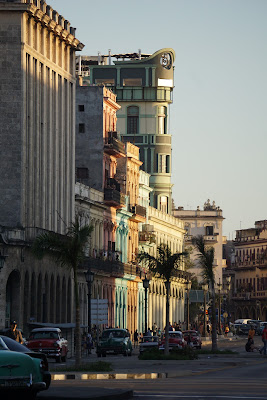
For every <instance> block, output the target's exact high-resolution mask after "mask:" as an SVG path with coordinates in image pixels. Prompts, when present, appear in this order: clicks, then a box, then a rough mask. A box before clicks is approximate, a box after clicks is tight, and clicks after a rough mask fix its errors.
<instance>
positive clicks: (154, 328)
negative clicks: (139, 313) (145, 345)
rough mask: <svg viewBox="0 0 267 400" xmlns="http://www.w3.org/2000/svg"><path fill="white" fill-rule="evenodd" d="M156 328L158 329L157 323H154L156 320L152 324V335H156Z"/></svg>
mask: <svg viewBox="0 0 267 400" xmlns="http://www.w3.org/2000/svg"><path fill="white" fill-rule="evenodd" d="M157 329H158V327H157V324H156V322H154V324H153V325H152V332H153V336H156V334H157Z"/></svg>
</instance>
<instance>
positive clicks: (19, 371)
mask: <svg viewBox="0 0 267 400" xmlns="http://www.w3.org/2000/svg"><path fill="white" fill-rule="evenodd" d="M45 374H46V375H47V372H46V371H45V367H44V365H43V361H42V360H41V359H40V358H32V357H30V356H29V355H27V354H23V353H19V352H16V351H11V350H9V349H8V347H7V346H6V344H5V343H4V341H3V339H2V338H0V396H1V398H3V399H4V398H5V399H6V398H8V397H10V395H11V393H12V397H11V398H13V393H16V394H17V395H18V396H23V394H25V396H23V398H24V397H25V398H27V399H29V400H32V399H35V397H36V395H37V393H38V392H40V391H41V390H46V389H48V387H47V384H46V382H45V378H44V376H45Z"/></svg>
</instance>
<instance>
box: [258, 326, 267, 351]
mask: <svg viewBox="0 0 267 400" xmlns="http://www.w3.org/2000/svg"><path fill="white" fill-rule="evenodd" d="M261 338H262V341H263V347H262V348H261V349H260V353H261V354H262V352H263V354H264V355H265V356H266V351H267V324H265V325H264V329H263V331H262V336H261Z"/></svg>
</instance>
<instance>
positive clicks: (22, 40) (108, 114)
mask: <svg viewBox="0 0 267 400" xmlns="http://www.w3.org/2000/svg"><path fill="white" fill-rule="evenodd" d="M0 37H1V41H0V73H1V82H2V85H1V91H0V102H1V114H0V127H1V128H0V129H1V130H0V138H1V157H0V165H1V171H3V172H2V174H1V177H0V188H1V199H0V210H1V211H0V261H1V263H0V267H1V268H0V292H1V296H0V328H4V327H7V326H9V322H10V320H11V319H16V320H17V321H18V325H19V327H20V328H22V329H23V330H24V332H25V335H27V334H28V332H29V330H30V329H31V328H32V327H34V326H42V325H46V324H49V325H51V324H52V325H54V326H59V327H61V328H62V329H63V332H64V334H65V335H66V336H67V338H68V339H70V340H71V339H72V338H73V337H72V335H73V327H74V321H75V314H74V313H75V310H74V301H73V277H72V274H71V272H70V271H69V270H67V269H60V268H58V267H57V266H56V265H55V264H54V263H53V262H52V261H51V260H50V259H48V258H45V259H44V260H42V261H37V260H36V259H34V258H33V256H32V254H31V245H32V242H33V240H34V239H35V237H36V236H37V235H38V234H40V233H42V232H44V231H53V232H57V233H59V234H64V233H65V230H66V226H69V224H70V223H71V222H72V221H73V220H74V216H75V211H76V212H79V213H80V215H81V216H82V218H83V220H84V221H85V222H86V223H90V224H92V225H93V227H94V231H93V234H92V236H91V239H90V241H89V243H88V246H87V248H86V256H87V258H86V260H85V262H84V265H82V266H81V268H80V271H79V291H80V306H81V316H82V318H81V322H82V326H84V327H87V326H88V302H87V294H88V286H87V283H86V281H85V276H84V272H86V271H87V270H88V269H89V270H90V271H91V272H93V273H94V282H93V284H92V297H93V298H98V297H99V298H100V299H103V298H105V299H108V316H107V322H106V324H105V325H112V326H120V327H127V328H128V329H129V330H130V331H131V332H133V331H134V330H135V329H138V330H139V331H143V330H144V313H145V311H146V310H145V305H144V289H143V282H142V280H143V278H144V277H145V274H146V272H147V271H144V270H142V269H141V268H140V267H139V265H138V263H137V260H136V255H137V253H138V251H139V250H140V249H141V248H145V249H147V250H149V251H151V252H152V253H153V254H155V251H156V245H158V244H160V243H161V242H164V243H168V244H170V246H171V248H172V251H182V249H183V237H184V233H185V231H184V226H183V222H182V221H180V220H178V219H177V218H174V217H172V215H170V207H169V205H170V202H171V183H170V169H169V167H168V168H167V167H166V165H170V160H169V161H168V162H167V158H166V157H165V158H161V157H160V155H161V154H163V153H164V154H165V155H166V156H170V145H169V144H170V137H169V136H168V134H167V131H166V130H162V129H163V126H165V125H164V123H163V122H162V121H161V119H160V118H161V117H164V116H163V114H162V113H163V111H164V110H165V108H163V109H159V108H158V107H161V106H162V107H166V109H167V105H168V103H169V101H170V98H171V97H170V96H171V91H172V87H171V84H170V82H169V81H168V78H167V77H166V76H165V75H166V71H169V69H170V68H172V63H173V61H174V56H173V54H174V53H173V52H171V51H169V52H168V55H167V56H166V57H165V53H166V51H165V50H164V51H163V52H162V51H160V52H159V53H156V54H157V55H156V57H153V56H152V57H147V60H150V61H151V62H152V61H153V62H152V65H151V66H150V65H149V63H148V65H146V66H145V68H144V71H147V72H145V79H146V80H144V81H142V82H147V83H148V82H149V85H150V89H151V93H154V94H153V99H154V100H153V101H155V106H153V107H154V108H153V112H154V115H153V118H152V114H151V113H150V112H149V113H148V114H144V111H142V112H141V111H140V114H138V118H137V119H136V115H132V113H134V111H135V110H136V109H134V108H132V109H131V108H130V110H129V118H128V116H127V118H128V119H127V120H128V122H129V124H130V125H131V126H132V128H129V133H130V132H132V130H134V131H135V130H136V126H137V121H138V120H139V118H140V121H141V119H142V118H144V116H145V118H147V121H150V119H151V120H154V119H155V121H158V122H155V121H154V125H155V124H156V125H155V126H157V131H153V132H154V134H155V135H154V134H153V135H152V134H151V139H150V138H149V139H148V134H147V135H146V134H144V135H143V136H144V144H145V143H146V141H147V144H148V143H150V145H151V146H152V147H153V146H154V147H153V148H154V150H153V149H152V147H151V149H150V150H149V151H148V148H146V146H141V144H142V143H138V141H136V142H135V143H125V142H126V141H125V140H124V142H123V141H122V139H123V137H122V136H121V137H120V136H119V135H116V132H117V112H118V111H121V110H122V108H123V107H122V105H121V104H120V102H118V101H117V97H116V96H119V94H116V93H114V92H115V91H110V90H108V88H107V87H106V86H103V85H102V87H97V88H96V89H97V90H95V88H88V92H87V94H85V95H84V94H83V95H82V97H80V98H78V97H77V98H78V101H77V102H76V76H75V52H76V51H78V50H82V48H83V44H82V43H81V42H80V41H79V40H78V39H77V38H76V36H75V29H74V28H72V27H71V26H70V23H69V22H68V21H67V20H65V19H64V18H63V17H62V15H60V14H59V13H58V12H57V11H55V10H53V9H52V8H51V7H50V6H49V5H47V4H46V2H45V1H40V0H34V1H33V0H15V1H0ZM163 55H164V57H163ZM170 57H171V58H170ZM165 59H166V60H167V61H165ZM155 60H157V61H155ZM170 61H171V67H170V68H169V65H170ZM167 64H168V65H167ZM161 74H162V75H161ZM116 76H117V75H116ZM160 79H163V80H164V79H167V83H166V85H167V87H166V88H165V89H164V88H163V89H162V88H159V87H158V85H159V83H160V82H161V81H160ZM164 82H165V81H164ZM164 84H165V83H164ZM81 85H82V82H80V86H79V87H78V88H77V96H78V91H79V90H83V87H82V86H81ZM133 87H134V88H133V89H131V90H132V93H136V95H137V93H139V92H138V91H135V90H136V86H135V85H133ZM89 90H91V93H93V91H94V90H95V93H96V95H97V100H98V102H97V103H94V102H93V101H91V102H90V101H89V98H87V96H89V94H88V93H89ZM148 92H149V91H147V93H148ZM129 93H130V92H129ZM147 95H148V94H146V96H147ZM138 96H140V93H139V94H138ZM151 96H152V94H151ZM162 96H163V97H162ZM157 101H158V103H157ZM132 106H136V103H135V105H132ZM97 107H98V114H97V115H96V116H95V121H96V126H95V128H96V131H95V138H93V137H92V136H90V130H87V129H88V126H87V122H86V118H89V120H90V117H91V113H92V111H94V110H96V108H97ZM123 112H124V113H125V109H124V111H123ZM151 112H152V111H151ZM164 113H165V114H164V115H165V117H166V115H167V111H166V110H165V111H164ZM132 117H134V118H132ZM83 118H84V120H83ZM119 118H121V117H119V115H118V122H119V121H121V120H120V119H119ZM103 121H106V122H104V123H103ZM138 124H139V123H138ZM158 124H159V125H158ZM162 124H163V125H162ZM144 125H145V124H143V126H144ZM138 126H139V125H138ZM159 126H161V128H159ZM133 127H135V128H133ZM142 129H143V128H142ZM158 129H159V131H158ZM164 129H165V128H164ZM151 132H152V131H151ZM91 134H92V131H91ZM127 134H128V133H127ZM137 134H138V133H137V132H136V135H137ZM86 135H87V136H86ZM146 136H147V139H146V138H145V137H146ZM153 136H154V138H153V139H152V137H153ZM157 136H159V138H158V137H157ZM86 137H87V139H88V140H89V141H87V142H86V140H87V139H86ZM140 137H141V136H140ZM94 140H95V141H94ZM139 142H140V140H139ZM152 142H153V143H152ZM165 142H166V143H165ZM167 142H168V143H167ZM137 144H138V147H137ZM139 144H140V148H141V157H139ZM75 145H76V155H75ZM150 145H149V146H150ZM165 145H166V146H167V147H168V146H169V147H168V148H169V150H168V149H166V148H165ZM82 149H83V150H84V149H85V151H83V152H82ZM160 149H161V150H160ZM87 152H88V154H89V155H90V156H88V154H87ZM148 153H149V154H150V155H147V158H146V157H145V155H146V154H148ZM152 154H153V155H152ZM94 157H95V158H94ZM148 160H150V161H148ZM156 160H157V161H156ZM164 160H165V161H164ZM94 162H97V163H98V167H99V168H100V169H99V170H97V173H96V169H95V164H94ZM166 163H167V164H166ZM148 164H149V165H151V166H152V167H153V168H152V167H151V168H150V169H149V168H147V167H146V166H147V165H148ZM143 165H145V167H143ZM158 166H162V168H161V167H160V169H157V168H158ZM163 166H164V167H163ZM140 168H144V169H145V170H147V172H145V171H142V170H140ZM98 173H99V174H98ZM150 175H151V177H150ZM91 178H93V179H91ZM90 179H91V181H90ZM75 180H76V184H75ZM149 181H150V182H149ZM150 186H151V187H150ZM149 197H150V199H149ZM149 203H150V204H151V205H152V207H150V206H149ZM183 269H184V268H183V266H181V270H180V271H178V272H177V275H176V277H175V278H174V279H173V282H172V288H171V316H170V320H171V322H175V321H177V322H178V320H183V313H184V282H185V281H186V279H187V278H188V275H187V274H186V272H185V271H184V270H183ZM164 303H165V288H164V283H163V282H162V281H161V280H155V279H154V278H152V277H151V282H150V288H149V302H148V315H149V324H152V323H153V322H156V323H157V324H158V326H159V327H160V328H163V325H164V309H165V308H164Z"/></svg>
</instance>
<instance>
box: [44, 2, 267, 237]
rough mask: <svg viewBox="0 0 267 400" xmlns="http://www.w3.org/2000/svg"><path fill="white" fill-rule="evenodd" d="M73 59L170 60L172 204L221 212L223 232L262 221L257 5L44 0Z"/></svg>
mask: <svg viewBox="0 0 267 400" xmlns="http://www.w3.org/2000/svg"><path fill="white" fill-rule="evenodd" d="M47 3H48V4H50V5H51V6H52V7H53V8H54V9H55V10H57V11H58V12H59V14H62V15H63V17H64V18H66V19H68V20H69V21H70V23H71V25H72V26H73V27H76V29H77V30H76V37H77V38H78V39H79V40H80V41H81V42H82V43H83V44H84V45H85V47H84V49H83V51H82V52H81V53H80V54H83V55H97V54H98V51H100V53H101V54H107V52H108V49H111V52H112V53H123V52H127V53H129V52H138V49H141V50H142V52H143V53H151V54H152V53H154V52H155V51H157V50H160V49H161V48H166V47H171V48H173V49H174V51H175V53H176V59H175V62H174V65H175V78H174V82H175V88H174V93H173V104H172V106H171V108H170V133H171V134H172V151H173V156H172V159H173V161H172V182H173V184H174V187H173V198H174V202H175V206H176V207H177V206H183V207H184V208H185V209H191V210H194V209H196V207H197V206H200V208H201V209H202V208H203V205H204V202H205V201H206V200H207V199H210V200H211V201H213V200H214V201H215V203H216V205H217V206H220V207H221V209H222V210H223V216H224V218H225V220H224V222H223V234H224V235H225V236H227V237H228V239H233V238H235V230H237V229H246V228H251V227H253V226H254V222H255V221H258V220H263V219H267V212H266V206H267V167H266V164H267V162H266V154H267V123H266V122H267V121H266V120H267V50H266V39H267V24H266V18H267V0H169V1H167V2H163V1H162V0H160V1H159V0H142V1H141V0H135V1H134V2H132V1H127V0H113V1H110V0H101V1H96V2H92V1H89V0H75V1H72V0H50V1H49V0H47Z"/></svg>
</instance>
